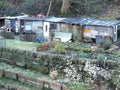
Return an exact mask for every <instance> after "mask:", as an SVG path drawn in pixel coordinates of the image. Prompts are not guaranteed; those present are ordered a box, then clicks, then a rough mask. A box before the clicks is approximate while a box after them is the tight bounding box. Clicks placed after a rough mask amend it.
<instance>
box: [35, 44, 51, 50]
mask: <svg viewBox="0 0 120 90" xmlns="http://www.w3.org/2000/svg"><path fill="white" fill-rule="evenodd" d="M48 48H49V45H43V46H41V47H38V48H37V51H45V50H48Z"/></svg>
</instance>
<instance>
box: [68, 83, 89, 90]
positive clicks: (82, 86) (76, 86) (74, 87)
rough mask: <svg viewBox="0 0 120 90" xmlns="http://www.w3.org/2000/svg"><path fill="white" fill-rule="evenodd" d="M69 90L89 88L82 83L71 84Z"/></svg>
mask: <svg viewBox="0 0 120 90" xmlns="http://www.w3.org/2000/svg"><path fill="white" fill-rule="evenodd" d="M69 86H70V88H69V90H88V89H90V88H91V86H90V85H88V84H84V83H71V84H70V85H69Z"/></svg>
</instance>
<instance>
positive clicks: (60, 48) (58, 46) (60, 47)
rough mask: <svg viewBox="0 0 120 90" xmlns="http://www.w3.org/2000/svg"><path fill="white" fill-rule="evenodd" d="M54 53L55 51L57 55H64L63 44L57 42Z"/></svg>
mask: <svg viewBox="0 0 120 90" xmlns="http://www.w3.org/2000/svg"><path fill="white" fill-rule="evenodd" d="M55 51H56V53H58V54H65V53H66V50H65V46H64V44H62V43H61V42H58V43H57V44H56V45H55Z"/></svg>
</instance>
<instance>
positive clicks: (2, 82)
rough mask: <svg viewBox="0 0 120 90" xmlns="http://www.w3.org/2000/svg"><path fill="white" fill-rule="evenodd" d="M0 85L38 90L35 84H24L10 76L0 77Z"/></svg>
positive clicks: (24, 89)
mask: <svg viewBox="0 0 120 90" xmlns="http://www.w3.org/2000/svg"><path fill="white" fill-rule="evenodd" d="M0 86H3V87H5V88H7V87H9V88H17V89H18V90H38V89H37V88H36V87H35V86H33V85H29V84H25V83H22V82H19V81H16V80H13V79H10V78H6V77H1V78H0ZM0 89H1V88H0Z"/></svg>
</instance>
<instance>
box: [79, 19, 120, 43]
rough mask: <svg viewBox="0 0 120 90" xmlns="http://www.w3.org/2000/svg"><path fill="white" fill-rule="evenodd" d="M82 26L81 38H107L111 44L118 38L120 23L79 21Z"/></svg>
mask: <svg viewBox="0 0 120 90" xmlns="http://www.w3.org/2000/svg"><path fill="white" fill-rule="evenodd" d="M80 23H82V24H83V26H84V28H83V37H84V38H87V37H88V38H93V39H96V37H97V36H101V37H102V38H104V37H105V36H109V37H111V38H112V40H113V42H116V41H117V40H118V39H119V38H120V35H119V34H120V22H118V21H104V20H96V19H83V20H80Z"/></svg>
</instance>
